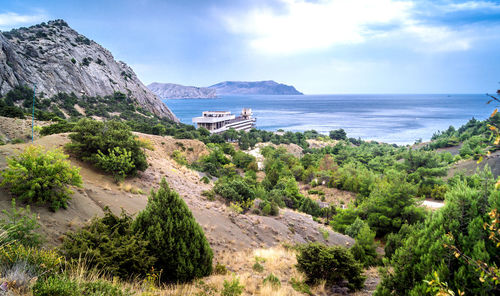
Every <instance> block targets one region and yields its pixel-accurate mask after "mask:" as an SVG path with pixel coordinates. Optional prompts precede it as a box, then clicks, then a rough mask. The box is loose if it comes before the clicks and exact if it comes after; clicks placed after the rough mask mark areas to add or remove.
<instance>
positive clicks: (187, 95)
mask: <svg viewBox="0 0 500 296" xmlns="http://www.w3.org/2000/svg"><path fill="white" fill-rule="evenodd" d="M148 88H149V89H150V90H151V91H152V92H153V93H155V94H156V95H157V96H158V97H160V98H161V99H214V98H217V95H216V93H215V89H211V88H208V87H196V86H184V85H180V84H174V83H159V82H153V83H151V84H150V85H148Z"/></svg>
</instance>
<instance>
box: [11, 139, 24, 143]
mask: <svg viewBox="0 0 500 296" xmlns="http://www.w3.org/2000/svg"><path fill="white" fill-rule="evenodd" d="M24 142H25V141H24V140H23V139H20V138H15V139H14V140H12V141H11V143H12V144H22V143H24Z"/></svg>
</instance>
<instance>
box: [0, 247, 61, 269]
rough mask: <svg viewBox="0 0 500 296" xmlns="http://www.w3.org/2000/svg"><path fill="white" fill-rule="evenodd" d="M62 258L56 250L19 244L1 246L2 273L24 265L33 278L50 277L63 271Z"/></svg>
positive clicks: (0, 265) (0, 263)
mask: <svg viewBox="0 0 500 296" xmlns="http://www.w3.org/2000/svg"><path fill="white" fill-rule="evenodd" d="M62 262H63V261H62V258H61V256H60V255H59V254H58V253H57V252H56V251H54V250H45V249H38V248H33V247H26V246H23V245H21V244H19V243H16V242H14V243H10V244H6V245H3V246H0V267H1V268H0V273H2V274H6V272H5V271H6V270H9V269H13V268H15V267H16V265H22V266H23V268H24V269H25V270H29V272H30V273H31V274H32V275H33V276H35V277H36V276H41V275H44V276H50V275H52V274H55V273H57V272H59V271H60V270H61V267H62Z"/></svg>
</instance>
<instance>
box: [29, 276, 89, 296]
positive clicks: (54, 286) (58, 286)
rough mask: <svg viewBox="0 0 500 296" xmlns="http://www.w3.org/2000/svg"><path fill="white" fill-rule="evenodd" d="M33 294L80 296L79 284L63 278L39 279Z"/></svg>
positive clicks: (42, 295) (43, 295)
mask: <svg viewBox="0 0 500 296" xmlns="http://www.w3.org/2000/svg"><path fill="white" fill-rule="evenodd" d="M33 294H34V295H37V296H79V295H81V294H80V293H79V291H78V284H77V283H76V282H75V281H72V280H70V279H68V278H67V277H63V276H51V277H49V278H47V279H39V280H38V281H36V283H35V285H34V286H33Z"/></svg>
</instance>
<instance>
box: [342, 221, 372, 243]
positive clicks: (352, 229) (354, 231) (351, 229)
mask: <svg viewBox="0 0 500 296" xmlns="http://www.w3.org/2000/svg"><path fill="white" fill-rule="evenodd" d="M365 226H368V224H367V223H366V222H365V221H363V220H362V219H361V218H359V217H356V220H354V222H353V223H352V224H351V225H349V226H347V227H346V228H345V232H344V233H345V234H347V235H348V236H350V237H352V238H356V236H358V234H359V232H360V230H361V228H363V227H365ZM368 229H369V227H368Z"/></svg>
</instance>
